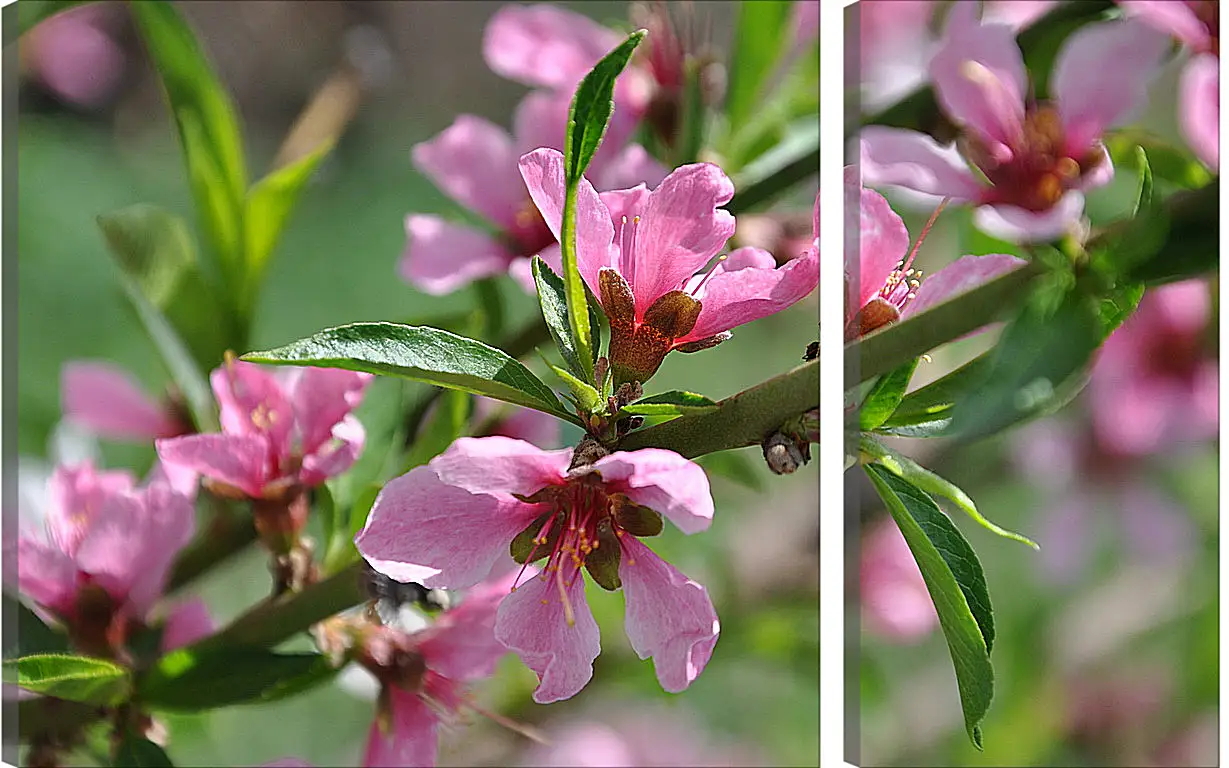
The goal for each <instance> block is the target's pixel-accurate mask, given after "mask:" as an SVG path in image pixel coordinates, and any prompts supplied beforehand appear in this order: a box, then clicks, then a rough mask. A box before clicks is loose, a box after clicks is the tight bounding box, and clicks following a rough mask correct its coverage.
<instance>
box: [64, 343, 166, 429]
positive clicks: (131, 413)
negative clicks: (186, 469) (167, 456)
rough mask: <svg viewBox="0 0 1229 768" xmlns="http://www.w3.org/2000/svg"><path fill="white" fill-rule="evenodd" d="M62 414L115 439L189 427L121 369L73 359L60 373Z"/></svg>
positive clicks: (100, 363) (103, 363) (101, 363)
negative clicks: (142, 389) (149, 395)
mask: <svg viewBox="0 0 1229 768" xmlns="http://www.w3.org/2000/svg"><path fill="white" fill-rule="evenodd" d="M60 400H61V407H62V409H63V411H64V417H65V418H66V419H68V420H70V421H72V422H75V423H77V424H80V425H81V426H83V427H85V428H86V429H89V430H90V431H91V432H94V433H95V434H97V435H99V436H101V437H107V438H112V439H117V440H137V441H145V440H153V439H154V438H158V437H176V436H178V435H182V434H184V433H185V432H187V431H188V429H187V428H186V427H185V425H184V424H183V422H182V421H181V419H180V418H179V417H178V416H177V415H176V413H175V412H174V410H173V409H171V408H169V407H168V406H167V405H165V404H163V403H159V402H158V401H156V400H153V399H152V398H150V397H148V396H147V395H146V394H145V393H144V392H142V391H141V388H140V386H139V385H138V384H137V383H136V382H135V381H134V380H133V378H132V376H130V375H129V374H128V373H127V372H126V371H124V370H123V369H121V368H119V367H117V366H114V365H111V364H110V363H105V362H90V361H85V360H73V361H70V362H68V363H66V364H65V365H64V368H63V370H62V371H61V373H60Z"/></svg>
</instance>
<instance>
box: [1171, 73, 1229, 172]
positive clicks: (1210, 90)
mask: <svg viewBox="0 0 1229 768" xmlns="http://www.w3.org/2000/svg"><path fill="white" fill-rule="evenodd" d="M1219 67H1220V59H1219V58H1217V57H1216V56H1214V55H1212V54H1210V53H1205V54H1201V55H1199V56H1196V57H1195V58H1193V59H1191V61H1190V63H1189V64H1187V65H1186V69H1185V70H1183V72H1182V81H1181V83H1180V85H1179V88H1180V90H1179V91H1178V115H1179V120H1178V127H1179V128H1181V129H1182V136H1183V137H1184V138H1185V139H1186V142H1187V143H1188V144H1190V145H1191V149H1193V150H1195V156H1196V157H1198V158H1199V159H1200V160H1201V161H1203V163H1204V165H1207V166H1208V167H1209V168H1211V169H1212V170H1216V169H1217V168H1219V167H1220V71H1219Z"/></svg>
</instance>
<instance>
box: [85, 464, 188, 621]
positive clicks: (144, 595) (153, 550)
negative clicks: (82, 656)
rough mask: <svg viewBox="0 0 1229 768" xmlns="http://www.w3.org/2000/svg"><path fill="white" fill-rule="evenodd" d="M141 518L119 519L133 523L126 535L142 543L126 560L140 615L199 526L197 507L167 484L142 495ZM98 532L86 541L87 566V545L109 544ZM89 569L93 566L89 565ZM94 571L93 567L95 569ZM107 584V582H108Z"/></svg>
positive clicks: (130, 594)
mask: <svg viewBox="0 0 1229 768" xmlns="http://www.w3.org/2000/svg"><path fill="white" fill-rule="evenodd" d="M139 501H140V518H139V519H138V520H136V521H127V522H126V523H125V522H123V521H122V520H121V521H119V524H120V525H127V526H129V527H128V529H127V533H126V535H128V536H132V537H135V538H136V539H137V540H138V543H139V547H138V549H137V550H136V552H135V555H134V556H133V557H132V559H131V560H130V561H129V562H128V563H127V564H126V567H127V568H128V570H129V572H130V573H131V574H132V577H131V579H130V580H129V586H128V602H129V603H130V604H131V605H132V608H133V610H134V612H135V613H136V614H137V615H138V616H144V615H145V614H146V613H148V611H149V609H150V608H151V607H153V604H154V602H155V601H157V599H158V598H159V597H161V596H162V590H163V587H164V585H165V583H166V577H167V574H168V573H169V572H170V568H171V564H172V563H173V562H174V561H175V557H176V555H178V554H179V550H181V549H183V548H184V546H186V545H187V543H188V542H189V541H190V540H191V539H192V533H193V531H195V529H196V510H195V508H194V506H193V504H192V502H191V501H190V500H189V499H188V498H187V497H185V496H182V495H180V494H178V493H175V492H174V491H173V490H171V488H170V487H168V486H165V485H155V486H151V487H149V488H146V489H145V490H144V491H143V492H142V493H141V495H140V498H139ZM96 536H97V533H96V531H95V530H91V531H90V536H89V538H87V539H86V541H85V542H84V543H83V544H82V549H81V552H80V553H79V563H80V564H81V565H82V568H85V560H84V559H81V558H83V557H84V556H85V553H86V549H87V547H92V546H98V547H99V548H100V549H102V548H104V547H105V546H106V545H104V544H99V543H97V542H96V541H95V539H96ZM86 570H89V569H86ZM91 572H93V571H91ZM104 586H106V585H105V584H104Z"/></svg>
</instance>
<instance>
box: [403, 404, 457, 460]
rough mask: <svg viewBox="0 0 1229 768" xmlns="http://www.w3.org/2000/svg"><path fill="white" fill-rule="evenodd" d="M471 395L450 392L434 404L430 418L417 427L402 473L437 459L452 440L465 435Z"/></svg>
mask: <svg viewBox="0 0 1229 768" xmlns="http://www.w3.org/2000/svg"><path fill="white" fill-rule="evenodd" d="M470 406H471V399H470V396H469V395H467V394H465V393H464V392H458V391H456V390H449V391H447V392H445V393H444V395H443V397H442V398H440V400H439V402H438V403H437V404H436V406H435V408H434V410H432V412H431V415H430V416H428V417H427V419H426V421H424V422H423V425H422V426H421V427H420V428H419V430H418V434H417V435H416V436H415V437H414V443H413V444H412V445H411V446H410V450H409V451H408V452H407V453H406V457H405V463H404V464H403V465H402V470H401V471H402V473H403V474H404V473H405V472H409V471H410V470H411V469H413V468H414V467H417V466H421V465H423V464H426V463H427V462H428V461H430V460H431V459H434V458H435V457H436V456H439V455H440V454H441V453H443V452H444V451H445V450H447V449H448V446H450V445H452V443H453V441H454V440H456V439H457V438H458V437H460V436H461V435H463V434H465V427H466V425H467V424H468V423H469V415H470V412H471V408H470Z"/></svg>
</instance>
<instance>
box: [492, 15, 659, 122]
mask: <svg viewBox="0 0 1229 768" xmlns="http://www.w3.org/2000/svg"><path fill="white" fill-rule="evenodd" d="M651 37H653V36H651ZM623 39H624V35H623V34H621V33H619V32H616V31H615V30H613V29H609V28H607V27H603V26H602V25H600V24H598V23H597V22H595V21H593V20H592V19H590V18H589V17H588V16H584V15H582V14H579V13H576V12H574V11H569V10H567V9H566V8H561V7H559V6H557V5H548V4H545V3H543V4H538V5H505V6H503V7H502V8H500V9H499V10H498V11H496V12H495V15H494V16H492V17H491V20H490V21H489V22H487V26H486V30H485V31H484V33H483V38H482V55H483V57H484V58H485V59H486V63H487V66H489V67H490V68H491V71H492V72H494V73H495V74H497V75H500V76H501V77H506V78H508V79H509V80H515V81H516V82H518V83H524V84H525V85H529V86H534V87H540V88H548V89H550V90H551V91H554V92H556V93H558V94H560V95H562V96H564V97H565V98H566V99H567V100H568V101H570V100H571V98H572V95H573V92H574V91H575V90H576V86H577V85H579V84H580V81H581V79H582V78H584V76H585V75H587V74H588V73H589V70H591V69H593V67H594V65H596V64H597V63H598V61H600V60H601V59H602V57H603V56H605V55H606V54H608V53H610V52H611V51H612V50H614V48H615V47H616V46H617V45H619V43H621V42H623ZM651 42H653V41H652V40H646V41H645V44H646V45H647V44H649V43H651ZM652 75H653V67H652V66H650V67H648V68H647V70H646V69H643V68H640V67H638V66H632V67H629V69H628V70H627V71H625V72H624V74H623V75H621V76H620V77H619V80H618V82H617V83H616V84H615V114H616V115H618V114H619V113H620V112H623V111H627V112H630V116H631V117H633V118H634V120H638V119H639V118H640V117H641V116H642V115H643V114H644V112H645V110H646V109H647V108H648V104H649V100H650V98H651V96H652V90H653V83H654V81H653V76H652ZM546 146H552V145H546Z"/></svg>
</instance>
